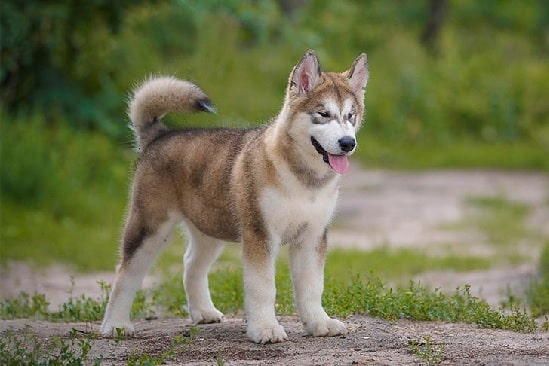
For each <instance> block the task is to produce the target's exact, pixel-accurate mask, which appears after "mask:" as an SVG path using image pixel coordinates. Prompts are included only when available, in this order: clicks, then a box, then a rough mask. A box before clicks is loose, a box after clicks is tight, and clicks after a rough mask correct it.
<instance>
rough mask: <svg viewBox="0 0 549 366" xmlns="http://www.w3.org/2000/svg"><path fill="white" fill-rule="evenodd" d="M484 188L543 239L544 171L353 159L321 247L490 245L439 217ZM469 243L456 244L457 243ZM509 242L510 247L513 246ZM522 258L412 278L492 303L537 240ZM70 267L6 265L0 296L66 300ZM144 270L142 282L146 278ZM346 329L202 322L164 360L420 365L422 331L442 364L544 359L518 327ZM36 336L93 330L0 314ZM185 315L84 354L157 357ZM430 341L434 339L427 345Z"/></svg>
mask: <svg viewBox="0 0 549 366" xmlns="http://www.w3.org/2000/svg"><path fill="white" fill-rule="evenodd" d="M474 196H490V197H502V198H504V199H507V200H513V201H518V202H522V203H524V204H526V205H528V207H530V214H529V216H528V219H527V225H528V226H529V227H530V228H531V229H532V230H535V231H536V232H537V233H539V235H542V236H543V237H545V238H549V225H547V223H549V204H548V202H549V176H547V175H544V174H538V173H502V172H483V171H478V172H463V171H443V172H424V173H421V172H420V173H408V172H387V171H364V170H361V169H359V168H358V167H357V166H353V167H352V168H351V172H350V173H349V174H348V176H346V177H345V179H344V183H343V187H342V193H341V200H340V205H339V210H338V215H337V219H336V222H335V223H334V228H333V230H332V231H331V234H330V238H329V239H330V243H331V244H330V245H332V246H341V247H345V248H352V247H354V248H359V249H371V248H374V247H377V246H379V245H385V246H389V247H391V248H403V247H408V248H421V249H423V250H426V251H428V252H430V253H435V254H442V255H444V253H446V251H447V250H448V248H450V249H451V250H452V251H453V252H454V253H455V252H458V253H462V254H464V255H483V254H484V255H485V254H486V253H492V252H491V251H490V250H487V249H491V250H492V249H493V248H487V247H486V246H483V243H482V240H478V239H479V238H478V237H477V236H475V235H477V234H476V233H474V232H463V231H459V230H453V231H452V230H447V229H443V226H444V224H447V223H449V222H457V221H460V220H462V219H463V218H464V217H465V216H466V214H467V213H466V209H465V203H464V202H465V201H466V199H467V198H469V197H474ZM471 242H472V243H475V245H465V244H464V243H471ZM515 249H516V248H515ZM519 249H520V250H521V254H523V255H524V257H525V258H526V260H525V261H523V262H522V263H521V264H520V265H518V266H515V267H509V266H507V267H503V268H498V267H496V268H492V269H490V270H488V271H475V272H469V273H455V272H451V271H446V272H436V273H424V274H421V275H419V276H417V277H416V280H421V282H422V283H423V284H427V285H431V286H433V287H439V288H442V289H448V290H450V291H452V290H454V289H455V287H456V286H461V285H464V284H470V285H471V286H472V292H473V293H474V294H476V295H479V296H480V297H482V298H484V299H486V300H487V301H489V302H490V303H492V304H493V305H495V306H497V305H498V303H499V301H500V300H501V297H502V293H503V292H504V290H505V289H506V288H507V287H511V288H512V289H514V290H516V291H520V290H521V289H524V288H525V286H526V285H527V283H528V281H529V279H530V278H531V277H532V276H533V275H534V274H535V271H536V265H535V264H536V260H537V256H538V255H539V247H536V246H524V247H521V248H519ZM70 276H71V274H70V273H69V272H67V270H66V269H65V268H63V267H55V268H52V269H48V270H45V271H41V272H37V271H34V270H32V269H30V268H29V267H28V266H26V265H25V264H22V263H15V264H12V265H11V266H9V267H8V269H7V270H5V271H4V273H3V274H2V276H1V277H0V290H1V295H2V297H9V296H13V295H15V294H17V293H19V291H21V290H25V291H27V292H33V291H35V290H36V291H40V292H43V293H45V294H46V296H47V297H48V299H49V300H51V302H52V305H53V306H56V304H59V303H62V302H64V301H65V300H66V298H67V293H68V291H69V289H68V288H67V284H68V283H69V282H68V281H69V278H70ZM98 280H103V281H106V282H111V281H112V273H98V274H90V275H74V288H73V295H75V296H79V295H80V294H82V293H84V294H86V295H87V296H92V297H94V296H96V295H97V296H99V293H98V291H99V289H98V286H97V283H96V282H97V281H98ZM154 282H155V281H154V279H153V278H150V277H149V278H147V280H146V283H145V286H146V287H151V286H154ZM346 322H347V324H348V326H349V329H350V330H351V332H350V334H348V335H347V336H344V337H336V338H326V339H313V338H310V337H303V336H302V335H301V333H302V328H301V325H300V324H299V322H298V321H297V319H296V318H293V317H284V318H282V324H283V325H284V327H285V328H286V329H287V331H288V334H289V337H290V341H289V342H285V343H283V344H276V345H267V346H258V345H254V344H251V343H249V342H248V341H247V340H246V337H245V324H244V323H243V320H242V319H229V320H228V321H227V322H225V323H223V324H217V325H207V326H201V327H200V331H199V333H198V335H197V336H196V338H195V339H194V340H193V341H192V342H191V343H190V345H189V347H188V349H187V350H186V351H185V352H181V353H178V354H176V355H175V356H174V357H173V358H170V359H169V360H168V362H167V363H168V364H191V365H203V364H204V365H206V364H208V365H209V364H216V360H223V361H224V362H225V364H264V363H268V364H275V365H293V364H295V365H310V364H315V365H333V364H376V365H377V364H379V365H387V364H398V365H407V364H410V365H412V364H418V362H423V363H425V360H421V359H419V358H418V357H417V356H416V355H414V353H413V352H412V347H411V345H410V341H411V340H421V339H422V337H423V336H429V337H430V338H431V339H432V341H433V342H434V343H435V344H442V345H443V347H444V349H443V351H442V352H441V355H442V356H441V357H440V359H439V361H442V364H484V365H487V364H488V365H490V364H493V365H496V364H498V365H499V364H502V363H504V364H512V365H513V364H517V365H535V364H540V365H542V364H544V365H547V364H549V356H548V355H549V333H547V332H545V333H543V332H538V333H535V334H519V333H513V332H506V331H498V330H486V329H477V328H476V327H475V326H470V325H463V324H445V323H423V322H407V321H399V322H396V323H390V322H386V321H383V320H379V319H373V318H369V317H362V316H353V317H351V318H349V319H347V320H346ZM25 326H29V328H28V329H27V330H25V331H28V332H31V333H33V334H36V335H38V337H40V338H42V339H46V338H48V337H51V336H55V335H60V336H66V335H67V334H69V332H70V330H71V329H72V328H73V327H74V328H76V329H78V330H81V331H83V332H89V331H90V330H92V331H93V330H96V329H97V326H98V325H97V324H92V325H86V324H51V323H45V322H37V321H25V320H16V321H0V332H5V331H6V330H7V329H10V328H11V329H15V330H17V331H19V332H23V328H24V327H25ZM190 328H191V325H190V323H189V321H188V320H185V319H175V320H162V319H160V320H152V321H142V322H139V323H138V324H137V326H136V329H137V331H138V336H137V337H136V338H133V339H128V340H123V341H120V342H119V343H118V344H117V343H115V342H114V341H113V340H106V339H98V340H94V341H93V347H92V356H93V357H98V356H99V355H103V357H105V361H107V362H106V363H107V364H111V363H113V364H125V360H127V357H128V356H129V355H130V354H132V352H133V353H135V352H138V353H142V352H149V353H151V354H156V355H159V354H161V353H162V352H163V351H164V350H166V349H167V348H168V347H169V344H170V342H171V340H172V339H173V336H174V335H177V334H181V333H182V332H183V333H185V332H187V333H188V332H189V330H190ZM435 348H436V347H435Z"/></svg>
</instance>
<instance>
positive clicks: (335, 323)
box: [304, 318, 347, 337]
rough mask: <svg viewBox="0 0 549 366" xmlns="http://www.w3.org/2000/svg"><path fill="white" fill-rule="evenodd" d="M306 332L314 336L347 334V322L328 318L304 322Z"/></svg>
mask: <svg viewBox="0 0 549 366" xmlns="http://www.w3.org/2000/svg"><path fill="white" fill-rule="evenodd" d="M304 327H305V332H306V333H307V334H310V335H312V336H313V337H333V336H336V335H340V334H347V327H346V326H345V324H343V323H342V322H340V321H339V320H337V319H330V318H328V319H326V320H322V321H319V322H316V323H308V324H304Z"/></svg>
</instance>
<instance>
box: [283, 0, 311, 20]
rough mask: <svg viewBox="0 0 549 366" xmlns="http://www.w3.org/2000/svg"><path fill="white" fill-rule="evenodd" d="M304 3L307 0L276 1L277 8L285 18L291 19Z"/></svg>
mask: <svg viewBox="0 0 549 366" xmlns="http://www.w3.org/2000/svg"><path fill="white" fill-rule="evenodd" d="M306 2H307V0H277V3H278V6H280V8H281V9H282V12H283V13H284V14H285V15H286V16H287V17H292V16H293V14H294V13H295V12H296V11H297V10H298V9H299V8H301V7H302V6H303V5H305V3H306Z"/></svg>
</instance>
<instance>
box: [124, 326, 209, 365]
mask: <svg viewBox="0 0 549 366" xmlns="http://www.w3.org/2000/svg"><path fill="white" fill-rule="evenodd" d="M198 332H199V329H198V328H197V327H193V328H191V331H190V333H189V335H188V336H184V335H181V334H180V335H177V336H175V337H174V338H173V340H172V341H171V342H170V345H169V346H168V348H167V349H166V350H164V351H162V353H160V354H159V355H158V356H155V355H151V354H149V353H141V352H136V351H135V350H134V351H133V353H132V354H131V355H130V357H129V358H128V362H127V365H128V366H152V365H163V364H165V363H166V362H167V361H169V360H170V358H171V357H173V356H175V355H176V354H178V353H182V352H185V351H186V350H187V349H188V348H189V344H190V343H191V342H192V341H193V339H194V338H195V337H196V335H197V334H198Z"/></svg>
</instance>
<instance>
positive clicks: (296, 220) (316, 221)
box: [260, 188, 337, 243]
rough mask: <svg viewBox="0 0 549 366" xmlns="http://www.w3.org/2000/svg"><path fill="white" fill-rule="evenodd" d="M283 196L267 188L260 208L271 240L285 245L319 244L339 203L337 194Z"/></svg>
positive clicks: (332, 190)
mask: <svg viewBox="0 0 549 366" xmlns="http://www.w3.org/2000/svg"><path fill="white" fill-rule="evenodd" d="M296 193H297V194H291V195H288V194H285V193H284V192H282V191H280V190H277V189H273V188H266V189H264V190H263V192H262V195H261V198H260V207H261V211H262V213H263V217H264V220H265V223H266V226H267V230H268V233H269V235H270V236H271V238H273V239H275V240H280V241H281V242H282V243H289V242H301V241H303V240H306V239H307V238H311V239H312V240H317V239H318V238H320V237H321V236H322V234H323V233H324V230H325V229H326V227H327V225H328V224H329V223H330V221H331V219H332V216H333V213H334V210H335V206H336V201H337V190H336V189H327V190H323V191H314V192H313V191H310V190H306V191H305V190H304V192H296Z"/></svg>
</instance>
